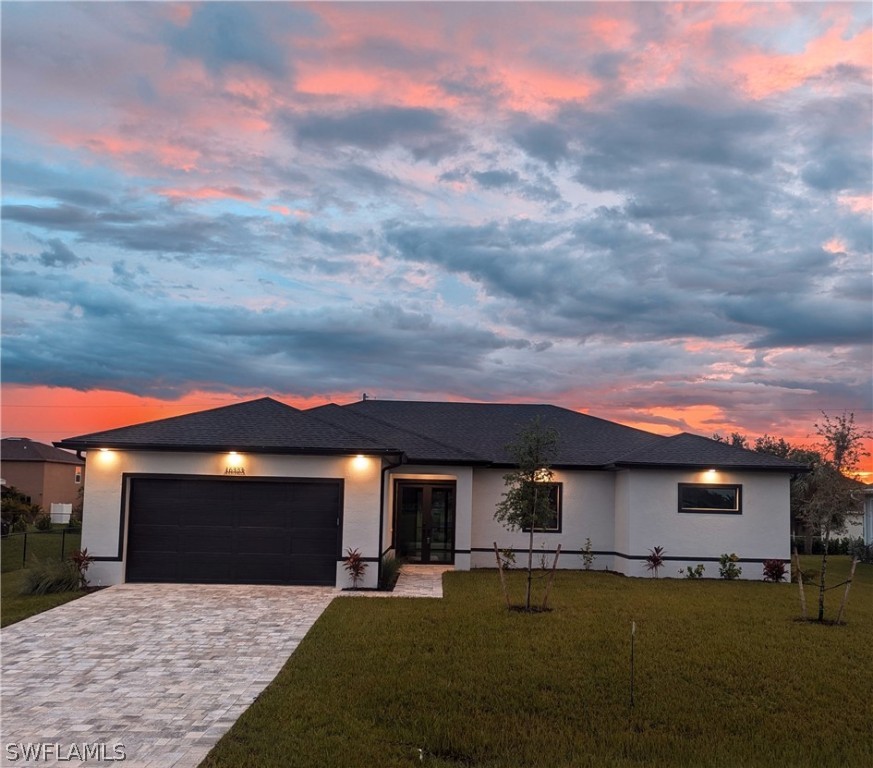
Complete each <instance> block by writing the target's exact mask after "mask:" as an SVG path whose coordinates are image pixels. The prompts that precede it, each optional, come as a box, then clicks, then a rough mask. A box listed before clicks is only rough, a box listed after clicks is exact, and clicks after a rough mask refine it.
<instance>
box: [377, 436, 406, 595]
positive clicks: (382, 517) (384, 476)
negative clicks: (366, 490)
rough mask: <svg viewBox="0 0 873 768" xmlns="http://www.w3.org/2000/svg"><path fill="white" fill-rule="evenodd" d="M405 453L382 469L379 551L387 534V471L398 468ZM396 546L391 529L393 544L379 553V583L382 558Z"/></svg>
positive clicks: (380, 476) (378, 582) (398, 455)
mask: <svg viewBox="0 0 873 768" xmlns="http://www.w3.org/2000/svg"><path fill="white" fill-rule="evenodd" d="M403 459H404V455H403V454H402V453H398V454H397V463H396V464H391V463H390V462H389V463H388V464H386V465H385V466H384V467H382V471H381V472H380V474H379V541H378V542H377V543H376V551H377V552H379V551H380V550H381V549H382V538H383V537H384V535H385V513H386V512H387V510H386V509H385V480H386V479H387V473H388V472H389V471H391V470H392V469H396V468H397V467H399V466H400V465H401V464H403ZM393 548H394V531H393V530H392V531H391V545H390V546H389V547H388V549H386V550H385V551H384V552H382V554H380V555H379V567H378V568H377V569H376V578H377V579H378V581H377V582H376V584H377V585H379V584H381V583H382V558H383V557H385V552H389V551H390V550H391V549H393Z"/></svg>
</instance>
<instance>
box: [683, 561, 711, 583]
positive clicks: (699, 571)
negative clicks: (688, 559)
mask: <svg viewBox="0 0 873 768" xmlns="http://www.w3.org/2000/svg"><path fill="white" fill-rule="evenodd" d="M705 570H706V566H704V565H703V563H698V564H697V565H695V566H694V568H692V567H691V566H690V565H686V566H685V570H684V571H682V570H680V571H679V573H682V574H685V578H686V579H702V578H703V572H704V571H705Z"/></svg>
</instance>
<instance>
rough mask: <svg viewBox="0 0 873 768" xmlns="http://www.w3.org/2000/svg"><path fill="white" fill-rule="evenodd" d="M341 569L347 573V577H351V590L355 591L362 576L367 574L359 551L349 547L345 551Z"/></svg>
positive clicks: (365, 565) (365, 564)
mask: <svg viewBox="0 0 873 768" xmlns="http://www.w3.org/2000/svg"><path fill="white" fill-rule="evenodd" d="M343 567H344V568H345V569H346V570H347V571H348V572H349V576H351V577H352V589H357V588H358V582H359V581H360V580H361V579H363V578H364V574H365V573H366V572H367V563H366V562H365V561H364V557H363V555H361V552H360V550H358V549H357V548H356V549H352V548H351V547H349V548H348V549H347V550H346V559H345V562H344V563H343Z"/></svg>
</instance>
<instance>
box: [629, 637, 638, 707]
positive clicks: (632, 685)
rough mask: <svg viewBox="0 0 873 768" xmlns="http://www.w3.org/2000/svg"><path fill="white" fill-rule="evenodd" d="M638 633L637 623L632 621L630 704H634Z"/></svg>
mask: <svg viewBox="0 0 873 768" xmlns="http://www.w3.org/2000/svg"><path fill="white" fill-rule="evenodd" d="M636 634H637V623H636V622H635V621H632V622H631V659H630V661H631V667H630V705H631V707H633V705H634V640H635V639H636Z"/></svg>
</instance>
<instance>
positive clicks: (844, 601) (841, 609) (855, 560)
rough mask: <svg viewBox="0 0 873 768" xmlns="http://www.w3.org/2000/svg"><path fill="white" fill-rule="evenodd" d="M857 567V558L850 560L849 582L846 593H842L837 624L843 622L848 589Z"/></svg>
mask: <svg viewBox="0 0 873 768" xmlns="http://www.w3.org/2000/svg"><path fill="white" fill-rule="evenodd" d="M856 565H858V558H857V557H853V558H852V570H851V571H850V572H849V580H848V581H847V582H846V591H845V592H843V602H841V603H840V612H839V613H838V614H837V624H840V623H841V622H842V620H843V611H844V610H845V609H846V601H847V600H848V599H849V587H851V586H852V579H854V578H855V566H856Z"/></svg>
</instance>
